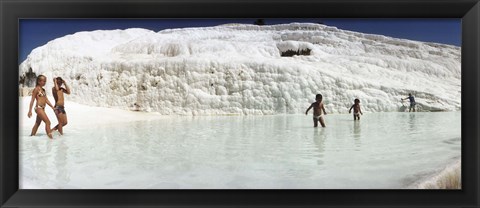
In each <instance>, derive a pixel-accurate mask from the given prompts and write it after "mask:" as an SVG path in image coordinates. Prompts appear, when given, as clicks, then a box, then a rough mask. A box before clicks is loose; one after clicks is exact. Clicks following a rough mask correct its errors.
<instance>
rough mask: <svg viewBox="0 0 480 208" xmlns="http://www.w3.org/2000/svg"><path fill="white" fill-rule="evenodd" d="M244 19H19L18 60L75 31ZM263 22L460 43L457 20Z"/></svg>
mask: <svg viewBox="0 0 480 208" xmlns="http://www.w3.org/2000/svg"><path fill="white" fill-rule="evenodd" d="M255 20H256V19H255V18H250V19H249V18H244V19H21V20H20V21H19V22H20V23H19V24H20V25H19V36H20V37H19V57H18V59H19V62H22V61H23V60H25V59H26V57H27V56H28V54H29V53H30V52H31V51H32V50H33V49H35V48H36V47H39V46H42V45H44V44H46V43H47V42H48V41H51V40H53V39H55V38H59V37H62V36H65V35H68V34H73V33H75V32H79V31H91V30H110V29H126V28H133V27H135V28H145V29H150V30H153V31H160V30H163V29H169V28H184V27H203V26H215V25H219V24H225V23H253V22H254V21H255ZM264 21H265V24H266V25H271V24H281V23H290V22H314V23H319V22H321V23H323V24H326V25H329V26H335V27H338V28H340V29H345V30H352V31H357V32H363V33H373V34H381V35H386V36H391V37H397V38H405V39H411V40H419V41H425V42H437V43H445V44H450V45H456V46H460V45H461V31H462V30H461V19H459V18H458V19H320V18H316V19H279V18H277V19H268V18H266V19H264Z"/></svg>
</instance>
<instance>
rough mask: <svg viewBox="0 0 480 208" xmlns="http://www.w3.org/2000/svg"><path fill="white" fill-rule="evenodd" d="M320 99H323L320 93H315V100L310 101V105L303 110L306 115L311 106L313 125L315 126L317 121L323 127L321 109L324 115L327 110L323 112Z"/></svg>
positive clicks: (323, 108)
mask: <svg viewBox="0 0 480 208" xmlns="http://www.w3.org/2000/svg"><path fill="white" fill-rule="evenodd" d="M322 99H323V97H322V95H321V94H317V95H316V96H315V100H316V102H314V103H312V104H311V105H310V107H308V109H307V111H306V112H305V115H308V111H309V110H310V109H312V108H313V127H317V126H318V122H319V121H320V124H321V125H322V127H325V121H324V120H323V117H322V110H323V114H325V115H327V112H325V107H324V106H323V102H322Z"/></svg>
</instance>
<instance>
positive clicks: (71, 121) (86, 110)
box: [19, 95, 168, 132]
mask: <svg viewBox="0 0 480 208" xmlns="http://www.w3.org/2000/svg"><path fill="white" fill-rule="evenodd" d="M19 99H20V100H19V103H20V110H19V113H20V119H19V120H20V124H19V127H20V129H31V128H32V127H33V125H34V124H35V119H36V116H37V115H36V113H35V110H34V109H33V108H32V117H31V118H28V116H27V114H28V108H29V104H30V99H31V96H29V97H20V98H19ZM48 99H49V100H50V102H51V103H52V105H54V104H55V100H54V99H53V97H51V96H48ZM65 100H66V101H65V111H66V112H67V118H68V125H69V126H75V127H78V126H92V125H93V126H94V125H97V124H109V123H119V122H130V121H139V120H152V119H161V118H167V117H168V116H162V115H160V114H157V113H145V112H137V111H127V110H121V109H113V108H103V107H91V106H86V105H82V104H78V103H75V102H71V101H68V95H66V98H65ZM35 104H36V103H35V102H34V104H33V105H34V106H35ZM45 110H46V112H47V116H48V118H49V119H50V122H51V125H52V128H53V126H55V125H57V123H58V121H57V118H56V116H55V113H54V112H53V109H52V108H50V107H49V106H47V107H46V108H45ZM44 125H45V124H44V123H43V122H42V124H41V125H40V128H39V129H38V132H42V131H44V128H45V127H44Z"/></svg>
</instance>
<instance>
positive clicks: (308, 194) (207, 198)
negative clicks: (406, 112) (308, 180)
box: [0, 0, 480, 207]
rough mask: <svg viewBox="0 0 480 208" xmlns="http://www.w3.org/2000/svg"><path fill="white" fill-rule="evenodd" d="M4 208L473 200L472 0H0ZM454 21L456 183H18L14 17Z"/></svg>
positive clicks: (478, 44)
mask: <svg viewBox="0 0 480 208" xmlns="http://www.w3.org/2000/svg"><path fill="white" fill-rule="evenodd" d="M0 14H1V23H0V35H1V37H0V45H1V56H0V63H1V67H0V86H1V87H0V115H1V117H0V135H1V138H0V149H1V154H0V160H1V162H0V206H1V207H68V206H75V207H146V206H148V207H167V206H176V207H190V206H191V207H194V206H195V207H240V206H253V207H267V206H273V207H374V206H378V207H479V206H480V202H479V201H480V200H479V195H480V193H479V190H480V186H479V182H480V180H479V177H480V174H479V167H480V166H479V164H480V161H479V158H480V156H479V152H480V146H479V118H480V111H479V108H480V107H479V106H480V103H479V101H480V96H479V94H480V91H479V88H480V87H479V83H480V76H479V71H480V60H479V59H480V3H479V0H335V1H332V0H303V1H295V0H284V1H280V0H259V1H254V0H180V1H173V0H163V1H153V0H141V1H135V0H125V1H118V0H117V1H108V0H98V1H95V0H61V1H60V0H36V1H33V0H0ZM312 17H321V18H461V19H462V48H461V52H462V131H461V133H462V190H19V188H18V187H19V184H18V179H19V176H18V166H19V164H18V162H19V158H18V156H19V155H18V146H19V145H18V138H19V137H18V132H19V131H18V130H19V122H18V121H19V116H18V112H19V111H18V110H19V109H18V107H19V103H18V65H19V63H18V50H19V49H18V33H19V31H18V22H19V19H21V18H312Z"/></svg>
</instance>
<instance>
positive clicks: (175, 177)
mask: <svg viewBox="0 0 480 208" xmlns="http://www.w3.org/2000/svg"><path fill="white" fill-rule="evenodd" d="M325 120H326V124H327V127H326V128H321V127H320V128H313V122H312V116H311V115H309V116H305V115H276V116H245V117H244V116H214V117H160V118H159V119H158V120H150V121H138V122H127V123H121V124H110V125H100V126H98V125H97V126H91V127H89V128H85V126H83V127H81V128H80V127H75V126H67V127H66V128H65V131H66V134H65V135H64V136H62V137H59V136H56V138H55V139H54V140H49V139H47V137H46V135H45V133H44V132H42V131H41V130H42V129H43V124H42V126H41V127H40V128H39V134H38V136H35V137H30V136H27V135H29V132H30V129H22V130H21V132H20V134H21V138H20V188H23V189H29V188H54V189H57V188H60V189H70V188H73V189H83V188H85V189H164V188H167V189H170V188H174V189H176V188H181V189H189V188H194V189H197V188H208V189H209V188H220V189H223V188H234V189H237V188H248V189H250V188H253V189H263V188H267V189H269V188H275V189H276V188H281V189H283V188H285V189H290V188H292V189H298V188H300V189H303V188H314V189H370V188H375V189H385V188H386V189H397V188H406V187H407V186H409V185H410V184H412V183H413V182H415V181H418V180H422V179H424V178H426V177H428V176H429V175H430V174H432V173H434V172H437V171H439V170H440V169H443V168H444V167H445V165H447V164H448V163H450V162H451V161H452V160H454V159H458V158H460V155H461V139H460V136H461V112H436V113H426V112H418V113H371V114H365V115H364V116H363V117H362V119H361V121H356V122H354V121H353V118H352V116H351V115H327V116H325ZM22 135H24V136H22Z"/></svg>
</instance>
